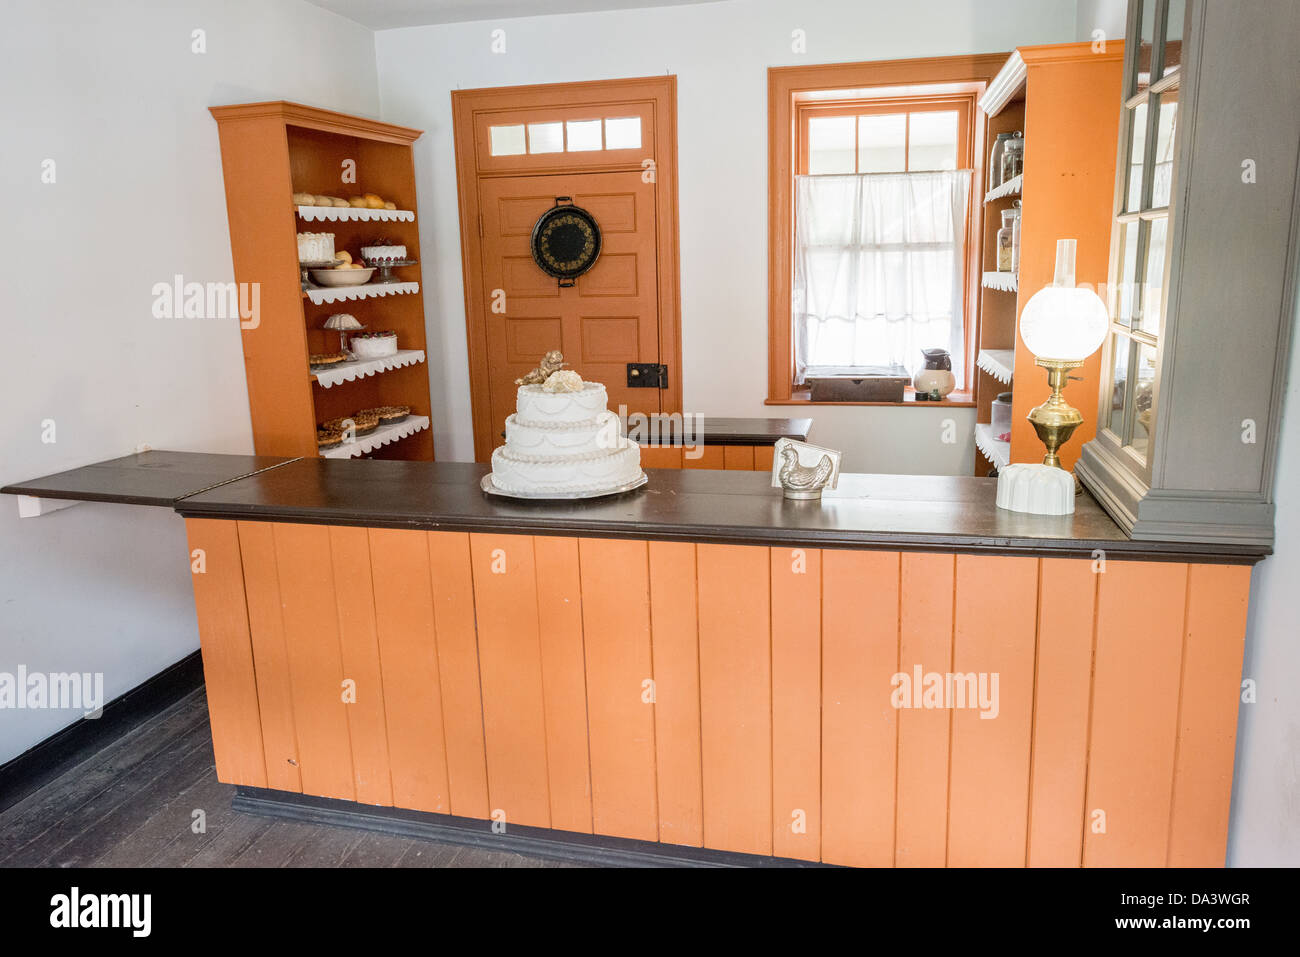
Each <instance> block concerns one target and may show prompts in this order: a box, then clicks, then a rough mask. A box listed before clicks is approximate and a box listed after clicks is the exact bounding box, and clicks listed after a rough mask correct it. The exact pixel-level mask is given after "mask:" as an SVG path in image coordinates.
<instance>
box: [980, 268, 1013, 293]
mask: <svg viewBox="0 0 1300 957" xmlns="http://www.w3.org/2000/svg"><path fill="white" fill-rule="evenodd" d="M981 282H982V283H983V284H984V288H986V289H999V290H1001V291H1002V292H1015V291H1016V288H1017V287H1018V286H1019V285H1020V281H1019V279H1018V277H1017V276H1016V274H1015V273H1013V272H986V273H985V274H984V278H983V279H982V280H981Z"/></svg>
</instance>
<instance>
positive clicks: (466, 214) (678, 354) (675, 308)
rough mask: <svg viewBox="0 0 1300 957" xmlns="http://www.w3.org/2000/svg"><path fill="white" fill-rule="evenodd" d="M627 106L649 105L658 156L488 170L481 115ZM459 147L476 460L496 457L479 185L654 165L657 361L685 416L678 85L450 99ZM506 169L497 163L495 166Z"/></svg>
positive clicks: (559, 157) (504, 91)
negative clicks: (480, 129) (498, 179)
mask: <svg viewBox="0 0 1300 957" xmlns="http://www.w3.org/2000/svg"><path fill="white" fill-rule="evenodd" d="M628 103H642V104H644V103H648V104H649V105H650V108H651V116H652V118H653V119H652V122H653V124H654V136H653V150H652V155H649V156H641V157H639V158H636V159H633V160H628V159H626V158H624V157H619V158H616V159H613V160H607V161H606V162H600V157H601V153H556V154H550V155H553V156H554V157H555V162H554V163H553V164H552V165H545V166H542V165H533V164H534V163H535V162H536V159H535V158H533V157H527V159H528V160H529V164H528V165H527V166H526V167H525V166H523V165H522V164H521V166H520V168H509V169H507V168H497V169H493V170H486V169H483V164H482V163H481V162H480V156H479V152H478V138H477V136H476V129H477V126H478V121H479V118H480V117H481V116H482V115H483V114H490V113H501V112H512V111H518V110H526V109H547V108H553V107H572V108H581V107H585V106H590V107H593V108H595V107H598V108H600V109H601V110H602V111H605V110H607V109H608V108H610V107H617V106H620V105H624V104H628ZM451 109H452V128H453V134H454V136H455V147H456V192H457V199H458V203H459V208H460V254H461V278H462V280H463V282H464V286H465V335H466V341H467V343H468V353H469V385H470V405H471V408H472V410H473V421H474V458H475V460H476V461H479V462H486V461H488V459H489V458H490V457H491V455H492V449H493V447H494V446H495V444H496V443H495V439H494V438H493V434H492V422H491V408H490V404H489V401H488V395H489V393H488V381H489V372H488V368H489V366H488V348H487V322H486V316H487V307H488V303H487V301H486V296H485V294H484V290H483V283H482V272H483V255H482V253H483V250H482V236H481V231H482V218H481V212H482V210H481V205H480V201H479V188H478V187H479V182H480V180H482V179H489V178H493V177H498V176H512V177H513V176H528V175H538V176H541V175H547V174H555V173H602V172H620V171H636V172H643V171H644V169H645V167H644V165H643V163H644V161H645V160H647V159H650V160H653V161H654V173H655V185H656V187H657V188H656V190H655V218H656V223H655V232H656V235H655V253H656V273H657V276H658V284H659V289H658V293H659V295H658V300H659V361H660V362H661V363H663V364H665V365H667V366H668V388H666V389H662V390H660V409H661V411H663V412H681V410H682V374H681V369H682V338H681V280H680V262H679V256H678V234H677V77H676V76H673V75H671V74H669V75H665V76H657V77H637V78H629V79H619V80H595V81H589V82H582V83H542V84H532V85H529V86H506V87H492V88H487V89H477V90H453V91H452V92H451ZM493 165H497V166H498V167H499V166H500V164H499V163H497V164H493Z"/></svg>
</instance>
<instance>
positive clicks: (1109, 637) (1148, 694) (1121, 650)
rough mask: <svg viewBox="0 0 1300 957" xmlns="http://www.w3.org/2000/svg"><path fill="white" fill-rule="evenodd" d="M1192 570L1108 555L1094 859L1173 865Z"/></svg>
mask: <svg viewBox="0 0 1300 957" xmlns="http://www.w3.org/2000/svg"><path fill="white" fill-rule="evenodd" d="M1187 569H1188V566H1186V565H1179V564H1173V563H1157V562H1108V563H1107V565H1106V571H1105V573H1104V574H1102V576H1101V580H1100V582H1099V583H1098V584H1099V590H1098V593H1097V663H1096V671H1095V675H1094V678H1093V691H1092V731H1091V738H1090V742H1089V751H1088V791H1087V794H1088V796H1087V802H1086V804H1085V806H1084V812H1085V815H1086V818H1085V827H1084V832H1083V833H1084V837H1083V863H1084V865H1085V866H1088V867H1135V866H1136V867H1161V866H1163V865H1164V864H1165V861H1166V857H1167V853H1168V842H1169V802H1170V796H1171V794H1172V788H1173V781H1174V742H1175V739H1176V737H1177V729H1178V685H1179V675H1180V673H1181V670H1182V669H1181V664H1182V660H1181V659H1182V650H1183V633H1184V614H1183V613H1184V610H1185V609H1186V603H1187ZM1098 812H1100V814H1099V813H1098ZM1102 815H1104V818H1103V817H1102ZM1103 824H1104V830H1102V829H1101V827H1102V825H1103Z"/></svg>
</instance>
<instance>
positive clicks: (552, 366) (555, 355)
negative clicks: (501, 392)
mask: <svg viewBox="0 0 1300 957" xmlns="http://www.w3.org/2000/svg"><path fill="white" fill-rule="evenodd" d="M567 364H568V363H566V362H565V361H564V354H563V353H562V352H560V350H559V349H552V350H551V351H550V352H548V353H546V355H544V356H542V361H541V363H540V364H539V365H538V366H537V368H536V369H534V370H533V371H532V372H529V373H528V374H527V375H525V376H524V377H523V378H522V379H516V380H515V385H541V384H542V383H544V382H545V381H546V380H547V379H549V378H550V377H551V374H552V373H555V372H559V371H560V370H561V369H563V368H564V367H565V366H566V365H567ZM564 391H573V390H564Z"/></svg>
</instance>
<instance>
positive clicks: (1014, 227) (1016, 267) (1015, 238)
mask: <svg viewBox="0 0 1300 957" xmlns="http://www.w3.org/2000/svg"><path fill="white" fill-rule="evenodd" d="M1011 214H1012V217H1011V271H1012V272H1013V273H1015V274H1016V275H1017V276H1019V275H1020V214H1021V207H1020V200H1018V199H1017V200H1015V201H1014V202H1013V203H1012V204H1011Z"/></svg>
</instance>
